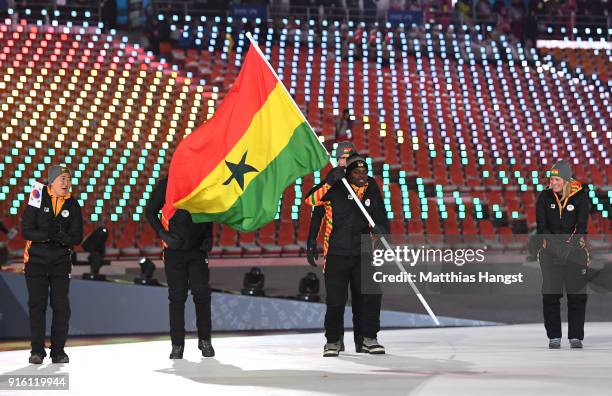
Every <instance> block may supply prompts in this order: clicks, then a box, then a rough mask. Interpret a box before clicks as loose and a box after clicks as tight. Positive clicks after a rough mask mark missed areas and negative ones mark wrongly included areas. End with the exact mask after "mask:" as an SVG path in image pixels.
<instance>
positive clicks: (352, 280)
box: [306, 154, 389, 356]
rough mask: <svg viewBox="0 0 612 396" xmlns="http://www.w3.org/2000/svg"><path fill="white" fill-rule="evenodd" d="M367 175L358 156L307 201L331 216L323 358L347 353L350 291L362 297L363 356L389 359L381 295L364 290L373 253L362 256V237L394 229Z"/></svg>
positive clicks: (326, 249) (326, 248)
mask: <svg viewBox="0 0 612 396" xmlns="http://www.w3.org/2000/svg"><path fill="white" fill-rule="evenodd" d="M367 173H368V167H367V164H366V162H365V161H364V159H363V158H362V157H360V156H359V155H357V154H355V155H352V156H350V157H349V158H348V159H347V160H346V171H345V170H344V169H343V168H342V167H336V168H334V169H333V170H332V171H331V172H330V173H329V174H328V175H327V177H326V181H325V184H323V186H322V187H321V188H320V189H318V190H316V191H315V192H313V193H312V194H311V195H310V196H309V197H308V198H307V199H306V202H307V203H308V204H310V205H313V206H324V207H325V210H326V212H329V213H330V215H329V216H328V217H329V219H328V220H327V222H328V223H327V224H328V226H327V228H326V235H325V237H324V242H325V243H324V258H325V263H324V267H323V270H324V274H325V291H326V296H327V298H326V305H327V310H326V313H325V337H326V338H327V343H326V344H325V347H324V350H323V356H338V354H339V352H340V351H341V350H342V345H341V340H342V334H343V332H344V323H343V317H344V306H345V304H346V301H347V294H348V287H349V285H351V288H355V290H357V291H359V292H360V297H361V298H360V301H361V307H360V316H361V317H360V320H359V322H360V323H359V326H358V331H359V332H360V335H361V336H363V341H362V344H361V348H362V351H363V352H366V353H371V354H380V353H385V349H384V347H383V346H382V345H380V344H379V343H378V340H377V333H378V331H379V330H380V308H381V300H382V295H381V294H380V293H375V294H369V293H364V290H363V289H362V274H361V272H362V269H363V268H362V254H364V253H365V254H366V255H368V254H369V252H362V246H361V243H362V242H361V241H362V236H363V235H368V236H369V235H370V233H374V234H387V233H388V230H389V226H388V220H387V212H386V209H385V205H384V202H383V199H382V195H381V193H380V189H379V188H378V185H377V184H376V181H375V180H374V179H373V178H371V177H368V174H367ZM345 175H346V177H347V179H348V182H349V183H350V186H351V188H352V189H353V190H354V191H355V194H356V195H357V197H358V198H359V200H360V201H361V202H362V203H363V206H364V208H365V209H366V211H367V212H368V213H369V214H370V216H371V217H372V218H373V220H374V222H375V224H376V226H375V227H374V229H370V226H369V224H368V221H367V220H366V218H365V216H364V215H363V213H362V212H361V210H360V209H359V207H358V206H357V204H356V203H355V202H353V199H352V196H351V195H349V192H348V191H347V190H346V187H345V185H344V183H343V182H342V181H341V180H342V179H343V178H344V176H345ZM364 270H365V269H364Z"/></svg>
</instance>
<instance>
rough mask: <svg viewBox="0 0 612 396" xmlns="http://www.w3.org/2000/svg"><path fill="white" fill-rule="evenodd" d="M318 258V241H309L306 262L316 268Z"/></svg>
mask: <svg viewBox="0 0 612 396" xmlns="http://www.w3.org/2000/svg"><path fill="white" fill-rule="evenodd" d="M318 258H319V249H317V241H312V240H311V241H308V242H307V243H306V260H308V264H310V265H312V266H313V267H316V266H317V259H318Z"/></svg>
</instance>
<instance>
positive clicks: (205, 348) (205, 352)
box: [198, 340, 215, 357]
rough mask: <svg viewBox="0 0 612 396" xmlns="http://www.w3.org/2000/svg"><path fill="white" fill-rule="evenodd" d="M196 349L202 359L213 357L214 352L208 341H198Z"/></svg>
mask: <svg viewBox="0 0 612 396" xmlns="http://www.w3.org/2000/svg"><path fill="white" fill-rule="evenodd" d="M198 349H200V351H202V356H204V357H213V356H215V350H214V348H213V346H212V344H211V342H210V340H200V341H199V342H198Z"/></svg>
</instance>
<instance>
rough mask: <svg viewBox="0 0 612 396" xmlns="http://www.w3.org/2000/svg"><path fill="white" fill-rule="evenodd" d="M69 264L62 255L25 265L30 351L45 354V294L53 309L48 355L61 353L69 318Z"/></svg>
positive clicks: (67, 258)
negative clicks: (54, 258) (51, 259)
mask: <svg viewBox="0 0 612 396" xmlns="http://www.w3.org/2000/svg"><path fill="white" fill-rule="evenodd" d="M71 266H72V264H71V263H70V257H69V256H66V257H62V258H61V259H58V260H56V261H55V262H45V263H43V262H39V261H32V260H30V262H28V263H27V264H26V266H25V278H26V284H27V287H28V309H29V312H30V333H31V343H32V353H38V354H41V355H43V356H46V355H47V354H46V352H45V330H46V313H47V302H48V300H49V297H50V299H51V308H52V309H53V319H52V321H51V356H52V357H53V356H57V355H58V354H61V353H63V352H64V346H65V345H66V338H68V327H69V325H68V322H69V320H70V300H69V298H68V292H69V289H70V270H71Z"/></svg>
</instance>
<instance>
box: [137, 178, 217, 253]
mask: <svg viewBox="0 0 612 396" xmlns="http://www.w3.org/2000/svg"><path fill="white" fill-rule="evenodd" d="M167 185H168V179H162V180H160V181H159V183H157V186H155V189H154V190H153V193H152V194H151V198H150V199H149V202H148V203H147V207H146V208H145V217H146V218H147V221H148V222H149V224H150V225H151V227H153V230H155V232H156V233H157V234H158V235H159V233H160V232H161V231H162V230H164V227H163V225H162V223H161V221H160V219H159V212H160V211H161V209H162V208H163V207H164V203H165V202H166V186H167ZM212 228H213V227H212V223H194V222H193V221H192V220H191V214H190V213H189V212H188V211H186V210H183V209H178V210H177V211H176V212H175V213H174V216H172V218H171V219H170V223H169V230H167V231H169V232H170V233H172V234H174V235H176V236H177V237H179V238H180V239H181V240H182V241H183V244H182V245H181V247H180V248H179V249H174V250H180V251H185V250H200V249H203V250H206V251H208V250H209V249H210V247H212Z"/></svg>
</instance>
